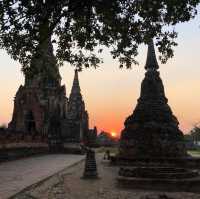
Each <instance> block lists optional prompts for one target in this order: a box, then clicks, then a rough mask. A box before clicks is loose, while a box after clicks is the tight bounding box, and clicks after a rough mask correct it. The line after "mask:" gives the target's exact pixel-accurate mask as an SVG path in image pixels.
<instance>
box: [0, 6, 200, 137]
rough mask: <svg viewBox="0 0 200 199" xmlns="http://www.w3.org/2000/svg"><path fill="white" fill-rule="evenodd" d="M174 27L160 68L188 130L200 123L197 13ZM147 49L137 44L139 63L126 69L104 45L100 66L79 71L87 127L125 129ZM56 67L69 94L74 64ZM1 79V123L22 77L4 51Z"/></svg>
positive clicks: (0, 52)
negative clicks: (173, 41) (169, 54)
mask: <svg viewBox="0 0 200 199" xmlns="http://www.w3.org/2000/svg"><path fill="white" fill-rule="evenodd" d="M199 10H200V9H199ZM176 30H177V31H178V33H179V37H178V40H177V41H178V44H179V45H178V47H176V48H175V56H174V58H173V59H171V60H169V61H168V63H167V64H165V65H161V64H160V72H161V77H162V80H163V83H164V85H165V92H166V96H167V98H168V99H169V105H170V106H171V108H172V110H173V112H174V114H175V115H176V116H177V118H178V120H179V122H180V128H181V129H182V130H183V132H184V133H187V132H188V131H189V130H190V129H191V128H192V126H193V125H194V124H196V123H198V122H200V15H198V16H197V17H196V18H195V19H194V20H192V21H191V22H189V23H184V24H179V25H178V26H177V27H176ZM146 54H147V46H141V47H140V48H139V56H138V58H137V60H138V61H139V62H140V65H139V66H135V67H133V69H131V70H127V69H119V68H118V66H119V64H118V62H117V61H116V60H113V59H112V58H111V56H110V55H109V51H108V50H106V49H105V51H104V53H103V54H102V57H103V59H104V63H103V64H102V65H101V67H100V68H98V69H96V70H95V69H92V68H91V69H86V70H84V71H83V72H81V73H79V80H80V85H81V91H82V95H83V98H84V101H85V104H86V108H87V110H88V112H89V119H90V120H89V121H90V127H91V128H92V127H93V126H94V125H96V126H97V128H98V130H99V131H100V130H105V131H108V132H111V131H112V132H118V133H119V132H120V131H121V130H122V129H123V123H124V120H125V118H126V117H127V116H129V115H130V114H131V113H132V112H133V109H134V107H135V105H136V102H137V99H138V98H139V94H140V84H141V81H142V79H143V78H144V69H143V68H144V64H145V61H146ZM157 57H158V53H157ZM60 72H61V76H62V84H65V85H66V89H67V96H69V93H70V90H71V86H72V81H73V76H74V69H73V67H72V66H69V65H68V64H65V65H64V66H63V67H62V68H61V69H60ZM0 79H1V81H0V93H1V96H0V124H2V123H6V124H7V123H8V122H9V121H10V120H11V116H12V111H13V98H14V96H15V93H16V91H17V89H18V87H19V85H20V84H23V82H24V78H23V74H22V73H21V71H20V64H19V63H17V62H14V61H13V60H12V59H11V58H10V57H9V56H8V55H7V54H6V52H5V51H3V50H0Z"/></svg>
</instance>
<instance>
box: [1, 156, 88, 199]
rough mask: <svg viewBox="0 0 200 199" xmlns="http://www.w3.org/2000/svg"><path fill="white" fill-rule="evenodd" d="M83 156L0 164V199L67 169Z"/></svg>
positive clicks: (30, 159)
mask: <svg viewBox="0 0 200 199" xmlns="http://www.w3.org/2000/svg"><path fill="white" fill-rule="evenodd" d="M83 158H84V156H80V155H69V154H66V155H45V156H40V157H31V158H26V159H21V160H16V161H11V162H5V163H1V164H0V199H6V198H8V197H10V196H12V195H14V194H16V193H18V192H19V191H21V190H23V189H24V188H26V187H28V186H30V185H32V184H35V183H37V182H38V181H41V180H43V179H45V178H47V177H49V176H51V175H53V174H54V173H57V172H58V171H61V170H62V169H64V168H66V167H69V166H71V165H73V164H75V163H77V162H79V161H81V160H82V159H83Z"/></svg>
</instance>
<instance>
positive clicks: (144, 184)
mask: <svg viewBox="0 0 200 199" xmlns="http://www.w3.org/2000/svg"><path fill="white" fill-rule="evenodd" d="M117 181H118V186H119V187H120V188H129V189H142V190H153V191H171V192H198V193H199V192H200V189H199V186H200V176H199V173H198V171H196V170H191V169H183V168H175V167H149V166H148V167H133V168H125V167H124V168H121V169H120V171H119V176H118V178H117Z"/></svg>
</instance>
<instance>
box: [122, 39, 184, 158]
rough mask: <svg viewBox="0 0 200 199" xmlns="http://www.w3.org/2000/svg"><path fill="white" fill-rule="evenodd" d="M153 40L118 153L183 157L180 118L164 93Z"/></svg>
mask: <svg viewBox="0 0 200 199" xmlns="http://www.w3.org/2000/svg"><path fill="white" fill-rule="evenodd" d="M158 69H159V65H158V62H157V59H156V54H155V49H154V44H153V41H151V42H150V43H149V45H148V55H147V61H146V65H145V70H146V73H145V78H144V80H143V82H142V85H141V94H140V98H139V99H138V103H137V105H136V108H135V110H134V111H133V114H132V115H131V116H129V117H128V118H127V119H126V121H125V124H124V125H125V128H124V130H123V131H122V134H121V142H120V153H119V156H120V157H121V158H125V159H137V158H139V159H146V158H147V159H153V158H163V159H165V158H184V157H186V148H185V144H184V137H183V133H182V132H181V130H180V129H179V127H178V125H179V122H178V120H177V118H176V117H175V116H174V115H173V113H172V110H171V108H170V107H169V105H168V100H167V98H166V97H165V91H164V86H163V83H162V80H161V78H160V73H159V72H158Z"/></svg>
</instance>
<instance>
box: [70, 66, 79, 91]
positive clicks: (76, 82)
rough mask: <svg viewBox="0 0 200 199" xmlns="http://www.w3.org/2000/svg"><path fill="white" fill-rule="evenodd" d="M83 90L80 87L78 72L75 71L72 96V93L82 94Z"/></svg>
mask: <svg viewBox="0 0 200 199" xmlns="http://www.w3.org/2000/svg"><path fill="white" fill-rule="evenodd" d="M80 92H81V89H80V86H79V79H78V70H77V69H76V70H75V74H74V81H73V85H72V90H71V94H72V93H80Z"/></svg>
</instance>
